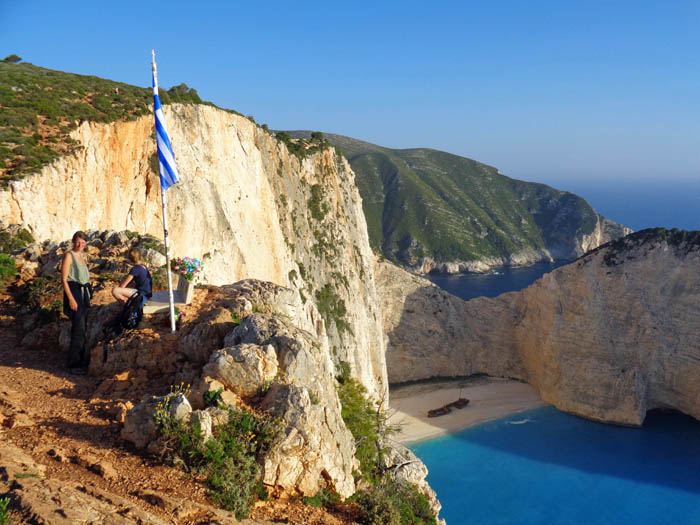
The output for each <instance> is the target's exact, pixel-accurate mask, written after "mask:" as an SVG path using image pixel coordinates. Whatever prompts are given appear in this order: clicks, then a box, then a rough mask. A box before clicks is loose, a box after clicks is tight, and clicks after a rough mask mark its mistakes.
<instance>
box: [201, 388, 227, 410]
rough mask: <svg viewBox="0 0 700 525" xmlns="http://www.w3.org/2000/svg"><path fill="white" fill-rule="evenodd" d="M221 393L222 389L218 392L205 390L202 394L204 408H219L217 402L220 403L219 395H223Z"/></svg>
mask: <svg viewBox="0 0 700 525" xmlns="http://www.w3.org/2000/svg"><path fill="white" fill-rule="evenodd" d="M223 391H224V389H223V388H219V389H218V390H207V391H206V392H204V396H203V397H204V406H205V407H215V406H219V401H221V394H222V393H223Z"/></svg>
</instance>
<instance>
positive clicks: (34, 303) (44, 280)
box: [15, 274, 63, 310]
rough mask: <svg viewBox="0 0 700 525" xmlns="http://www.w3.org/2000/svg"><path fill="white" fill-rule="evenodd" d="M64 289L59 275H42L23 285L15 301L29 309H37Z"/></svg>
mask: <svg viewBox="0 0 700 525" xmlns="http://www.w3.org/2000/svg"><path fill="white" fill-rule="evenodd" d="M62 290H63V287H62V285H61V281H60V279H59V278H58V275H55V274H49V275H42V276H41V277H37V278H36V279H34V280H33V281H30V282H28V283H26V284H25V285H23V286H22V287H21V288H20V289H19V291H18V292H17V294H16V295H15V302H16V303H17V304H19V305H20V306H22V307H25V308H27V309H29V310H37V309H39V308H41V306H42V305H43V304H45V303H46V302H47V301H48V300H49V299H50V298H51V297H52V296H55V295H56V294H58V293H60V292H61V291H62Z"/></svg>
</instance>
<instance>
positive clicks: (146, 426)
mask: <svg viewBox="0 0 700 525" xmlns="http://www.w3.org/2000/svg"><path fill="white" fill-rule="evenodd" d="M156 410H165V411H167V413H168V415H169V416H170V417H172V418H174V419H176V420H178V421H188V420H189V417H190V414H191V413H192V407H191V406H190V403H189V401H187V398H186V397H185V396H184V394H182V393H180V392H173V393H171V394H168V395H167V396H161V397H158V396H153V397H151V398H150V399H147V400H146V401H143V402H141V403H139V404H138V405H136V406H135V407H134V408H132V409H131V410H129V412H127V414H126V416H125V417H124V427H123V428H122V431H121V436H122V438H123V439H125V440H127V441H131V442H132V443H133V444H134V445H135V446H136V448H145V447H146V446H147V445H148V444H149V443H150V442H151V441H153V440H154V439H156V438H157V437H158V425H157V423H156Z"/></svg>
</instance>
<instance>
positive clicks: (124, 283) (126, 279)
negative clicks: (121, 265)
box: [119, 274, 134, 288]
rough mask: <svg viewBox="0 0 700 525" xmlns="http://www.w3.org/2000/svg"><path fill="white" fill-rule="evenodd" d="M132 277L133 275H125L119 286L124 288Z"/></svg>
mask: <svg viewBox="0 0 700 525" xmlns="http://www.w3.org/2000/svg"><path fill="white" fill-rule="evenodd" d="M133 278H134V276H133V275H131V274H129V275H127V276H126V278H125V279H124V280H123V281H122V282H121V283H119V288H126V285H127V284H129V283H130V282H131V281H132V279H133Z"/></svg>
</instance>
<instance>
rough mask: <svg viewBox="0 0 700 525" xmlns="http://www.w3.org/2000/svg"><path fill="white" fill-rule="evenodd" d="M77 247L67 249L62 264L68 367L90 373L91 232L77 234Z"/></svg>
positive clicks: (75, 372) (76, 372)
mask: <svg viewBox="0 0 700 525" xmlns="http://www.w3.org/2000/svg"><path fill="white" fill-rule="evenodd" d="M72 242H73V249H72V250H70V251H68V252H66V254H65V255H64V256H63V262H62V263H61V282H62V283H63V313H64V314H66V315H67V316H68V317H69V318H70V321H71V331H70V348H69V350H68V369H69V370H70V372H71V373H72V374H79V375H84V374H85V373H86V372H87V367H88V364H89V363H90V356H89V355H88V353H87V351H86V348H85V337H86V334H87V310H88V308H90V298H91V296H92V290H91V289H90V285H89V281H90V272H89V270H88V267H87V264H86V263H85V246H87V235H85V233H83V232H81V231H77V232H75V234H73V239H72Z"/></svg>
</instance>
